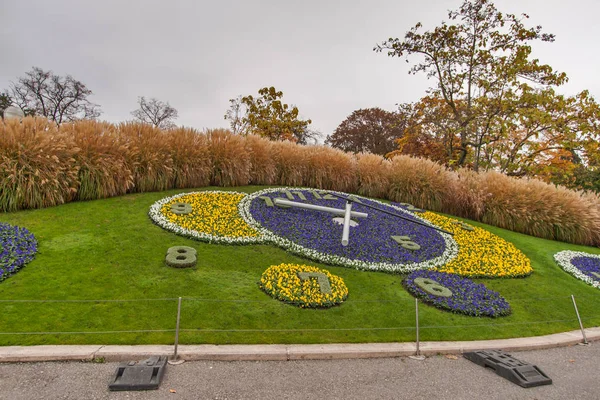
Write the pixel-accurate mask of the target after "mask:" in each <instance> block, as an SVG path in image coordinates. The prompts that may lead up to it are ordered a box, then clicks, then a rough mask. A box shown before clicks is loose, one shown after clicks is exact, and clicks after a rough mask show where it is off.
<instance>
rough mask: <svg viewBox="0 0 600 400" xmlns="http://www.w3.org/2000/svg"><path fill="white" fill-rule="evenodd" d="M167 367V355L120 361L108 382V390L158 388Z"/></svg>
mask: <svg viewBox="0 0 600 400" xmlns="http://www.w3.org/2000/svg"><path fill="white" fill-rule="evenodd" d="M165 368H167V357H165V356H160V357H150V358H149V359H147V360H144V361H139V362H138V361H130V362H126V363H121V364H119V366H118V367H117V371H116V372H115V376H114V378H113V379H112V381H111V382H110V383H109V384H108V388H109V389H110V390H151V389H158V387H159V386H160V382H161V380H162V377H163V375H164V374H165Z"/></svg>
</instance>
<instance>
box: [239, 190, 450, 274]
mask: <svg viewBox="0 0 600 400" xmlns="http://www.w3.org/2000/svg"><path fill="white" fill-rule="evenodd" d="M340 195H342V196H343V195H345V194H343V193H339V192H333V191H327V192H325V191H315V190H312V189H295V188H294V189H265V190H261V191H259V192H255V193H253V194H251V195H249V196H248V197H246V198H244V199H243V200H242V201H241V203H240V213H241V214H242V217H243V218H244V220H246V221H247V222H248V224H249V225H250V226H252V227H254V228H255V229H256V230H257V231H259V232H260V233H261V234H262V235H263V236H264V237H265V238H266V239H267V240H268V241H270V242H272V243H274V244H276V245H278V246H280V247H283V248H285V249H286V250H288V251H290V252H293V253H295V254H298V255H301V256H303V257H306V258H310V259H314V260H317V261H321V262H324V263H328V264H333V265H341V266H346V267H353V268H358V269H367V270H382V271H389V272H410V271H414V270H417V269H422V268H435V267H437V266H441V265H443V264H446V263H448V262H449V261H450V260H452V259H453V258H454V257H455V256H456V254H457V252H458V247H457V245H456V242H455V241H454V240H453V239H452V237H451V236H450V235H447V234H443V233H440V232H438V231H436V230H435V229H432V228H431V227H427V226H422V225H418V224H415V223H410V222H408V221H406V220H405V219H409V220H413V221H418V222H421V223H425V224H427V225H430V223H428V222H427V221H425V220H423V219H421V218H420V217H418V216H415V215H413V214H411V213H409V212H406V211H404V210H402V209H401V208H398V207H394V206H390V205H389V204H385V203H382V202H379V201H375V200H369V199H365V198H362V197H358V196H354V197H355V198H356V199H358V200H359V201H360V202H362V203H363V204H361V203H357V202H355V203H353V206H352V211H358V212H364V213H367V214H368V217H367V218H356V219H355V221H356V222H358V225H357V226H355V227H351V228H350V236H349V239H350V243H349V245H348V246H342V243H341V238H342V229H343V227H342V225H341V224H338V223H336V222H334V221H333V215H332V214H330V213H328V212H322V211H314V210H305V209H299V208H295V207H291V208H281V207H277V206H275V205H273V202H274V199H275V198H284V199H286V200H291V201H296V202H302V203H309V204H313V205H318V206H326V207H331V208H336V209H344V208H345V203H346V201H345V200H344V199H343V198H342V197H339V196H340ZM336 196H338V197H336ZM364 204H368V205H372V206H376V207H379V208H382V209H384V210H385V211H388V212H392V213H395V214H399V215H401V216H403V217H404V218H405V219H399V218H397V217H393V216H390V215H388V214H386V213H384V212H381V211H377V210H373V209H371V208H368V207H365V206H364ZM393 236H396V237H398V236H404V237H409V238H410V240H411V241H412V242H414V243H416V244H417V245H418V246H419V247H420V248H419V249H417V250H413V249H408V248H405V247H403V246H402V245H399V243H398V242H397V241H396V240H394V239H393Z"/></svg>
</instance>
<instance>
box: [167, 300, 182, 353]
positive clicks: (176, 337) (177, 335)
mask: <svg viewBox="0 0 600 400" xmlns="http://www.w3.org/2000/svg"><path fill="white" fill-rule="evenodd" d="M180 320H181V297H180V298H179V301H178V302H177V324H176V325H175V349H174V351H173V357H172V358H171V360H169V364H175V365H176V364H181V363H182V362H184V360H178V359H177V347H178V346H179V321H180Z"/></svg>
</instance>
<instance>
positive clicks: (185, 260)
mask: <svg viewBox="0 0 600 400" xmlns="http://www.w3.org/2000/svg"><path fill="white" fill-rule="evenodd" d="M197 253H198V252H197V251H196V249H194V248H193V247H189V246H173V247H169V250H167V256H166V257H165V263H166V264H167V265H168V266H170V267H175V268H190V267H193V266H195V265H196V261H197V257H196V255H197Z"/></svg>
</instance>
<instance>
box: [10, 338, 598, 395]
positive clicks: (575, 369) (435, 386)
mask: <svg viewBox="0 0 600 400" xmlns="http://www.w3.org/2000/svg"><path fill="white" fill-rule="evenodd" d="M512 355H513V356H514V357H516V358H518V359H520V360H522V361H527V362H530V363H532V364H536V365H537V366H538V367H540V368H541V369H542V370H543V371H544V372H545V373H546V374H548V375H549V376H550V377H551V378H552V379H553V384H552V385H549V386H541V387H536V388H529V389H524V388H521V387H519V386H517V385H515V384H513V383H511V382H509V381H507V380H505V379H503V378H501V377H499V376H497V375H496V374H495V373H494V372H493V371H491V370H489V369H485V368H482V367H480V366H478V365H475V364H474V363H472V362H470V361H468V360H466V359H464V358H462V357H461V356H460V355H459V356H444V355H439V356H431V357H429V358H427V359H426V360H425V361H416V360H412V359H409V358H408V357H396V358H376V359H347V360H310V361H306V360H305V361H188V362H185V363H184V364H182V365H169V366H168V367H167V371H166V375H165V378H164V380H163V382H162V385H161V387H160V389H159V390H157V391H145V392H110V391H109V390H108V381H109V380H110V378H111V376H112V374H114V372H115V369H116V367H117V365H118V363H114V362H113V363H102V364H95V363H91V362H45V363H5V364H0V399H7V400H8V399H10V400H20V399H23V400H30V399H77V400H80V399H115V400H118V399H148V400H152V399H319V400H321V399H427V400H431V399H435V400H443V399H453V400H455V399H486V400H487V399H489V400H493V399H503V400H506V399H531V400H533V399H545V400H546V399H549V400H551V399H569V398H572V399H584V400H585V399H598V398H600V377H599V375H598V372H599V370H600V367H599V365H598V364H599V363H600V342H596V343H595V344H592V345H590V346H577V345H574V346H569V347H561V348H554V349H547V350H535V351H525V352H513V353H512ZM448 357H451V358H448ZM454 358H456V359H454Z"/></svg>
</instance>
